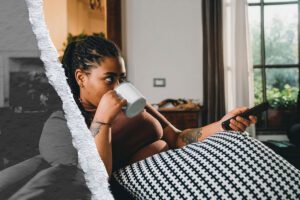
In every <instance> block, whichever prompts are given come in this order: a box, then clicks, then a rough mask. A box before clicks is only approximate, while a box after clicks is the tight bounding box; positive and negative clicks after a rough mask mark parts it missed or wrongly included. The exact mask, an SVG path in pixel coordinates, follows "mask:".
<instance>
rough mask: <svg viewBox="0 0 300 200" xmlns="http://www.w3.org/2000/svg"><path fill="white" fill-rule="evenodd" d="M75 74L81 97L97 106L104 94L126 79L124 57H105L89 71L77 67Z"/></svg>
mask: <svg viewBox="0 0 300 200" xmlns="http://www.w3.org/2000/svg"><path fill="white" fill-rule="evenodd" d="M75 76H76V79H77V82H78V85H79V86H80V85H81V87H80V98H81V99H82V100H83V101H85V102H87V103H89V104H91V105H93V106H95V107H97V106H98V104H99V102H100V99H101V98H102V96H103V95H104V94H105V93H106V92H108V91H109V90H113V89H114V88H115V87H116V86H118V85H119V84H120V83H121V82H123V81H125V80H126V70H125V64H124V60H123V58H122V57H119V58H113V57H105V58H104V59H103V61H102V62H101V63H100V65H98V66H97V67H91V68H90V70H89V71H88V72H83V71H82V70H80V69H77V70H76V72H75Z"/></svg>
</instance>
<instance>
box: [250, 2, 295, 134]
mask: <svg viewBox="0 0 300 200" xmlns="http://www.w3.org/2000/svg"><path fill="white" fill-rule="evenodd" d="M290 4H297V5H298V27H297V28H298V63H297V64H271V65H270V64H266V48H265V21H264V20H265V16H264V15H265V6H272V5H290ZM252 6H260V12H261V13H260V20H261V21H260V28H261V33H260V39H261V43H260V51H261V52H260V61H261V62H260V63H261V64H259V65H253V69H260V70H261V78H262V96H263V101H266V100H267V82H266V80H267V77H266V70H267V69H288V68H298V84H299V87H300V33H299V32H300V1H299V0H294V1H289V2H284V1H281V2H264V0H260V2H258V3H248V7H252ZM267 121H268V112H266V113H265V120H264V123H263V128H256V130H257V132H258V134H260V135H263V134H266V133H267V134H270V133H271V134H278V133H283V131H284V129H283V128H282V129H272V128H268V122H267Z"/></svg>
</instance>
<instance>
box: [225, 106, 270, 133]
mask: <svg viewBox="0 0 300 200" xmlns="http://www.w3.org/2000/svg"><path fill="white" fill-rule="evenodd" d="M268 108H269V103H268V102H267V101H266V102H263V103H261V104H259V105H257V106H254V107H253V108H250V109H249V110H247V111H245V112H243V113H241V114H239V115H236V116H234V117H231V118H230V119H227V120H226V121H224V122H222V127H223V129H224V130H232V128H231V127H230V126H229V124H230V120H231V119H235V118H236V117H237V116H240V117H242V118H245V119H249V116H250V115H254V116H256V115H258V114H260V113H262V112H264V111H266V110H267V109H268Z"/></svg>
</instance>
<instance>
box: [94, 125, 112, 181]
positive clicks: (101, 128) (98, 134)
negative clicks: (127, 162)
mask: <svg viewBox="0 0 300 200" xmlns="http://www.w3.org/2000/svg"><path fill="white" fill-rule="evenodd" d="M90 131H91V133H92V135H95V143H96V147H97V150H98V153H99V155H100V157H101V159H102V160H103V163H104V165H105V168H106V170H107V173H108V176H109V177H110V176H111V173H112V145H111V126H110V125H108V124H100V123H97V122H95V121H93V122H92V123H91V126H90Z"/></svg>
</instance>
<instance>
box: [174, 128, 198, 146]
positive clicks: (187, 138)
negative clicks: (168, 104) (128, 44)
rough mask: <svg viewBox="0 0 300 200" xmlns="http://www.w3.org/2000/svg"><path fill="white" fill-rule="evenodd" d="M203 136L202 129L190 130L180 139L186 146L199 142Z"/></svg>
mask: <svg viewBox="0 0 300 200" xmlns="http://www.w3.org/2000/svg"><path fill="white" fill-rule="evenodd" d="M201 136H202V128H196V129H189V130H187V131H186V133H184V134H181V135H180V136H179V138H180V139H181V140H182V141H183V142H184V143H186V144H191V143H194V142H198V141H199V138H200V137H201Z"/></svg>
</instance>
